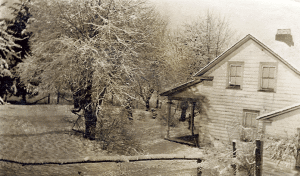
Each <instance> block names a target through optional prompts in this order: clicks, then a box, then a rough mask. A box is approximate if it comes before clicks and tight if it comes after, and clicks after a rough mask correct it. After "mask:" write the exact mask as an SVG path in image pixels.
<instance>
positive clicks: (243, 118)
mask: <svg viewBox="0 0 300 176" xmlns="http://www.w3.org/2000/svg"><path fill="white" fill-rule="evenodd" d="M247 113H252V114H257V116H255V119H254V121H255V127H254V126H253V125H251V126H246V114H247ZM259 114H260V111H258V110H250V109H243V117H242V126H243V130H242V133H241V136H240V137H241V140H242V141H244V142H251V141H252V140H253V139H254V138H255V136H256V133H257V131H258V126H259V122H258V120H256V117H258V116H259ZM249 130H252V132H251V133H252V135H251V136H249V133H248V134H247V135H246V131H248V132H249ZM251 133H250V134H251ZM249 137H250V138H249ZM251 138H252V139H251Z"/></svg>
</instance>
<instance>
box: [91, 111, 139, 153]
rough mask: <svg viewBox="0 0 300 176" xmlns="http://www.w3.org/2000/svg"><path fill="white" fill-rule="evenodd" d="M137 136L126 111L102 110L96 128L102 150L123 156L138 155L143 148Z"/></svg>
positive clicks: (97, 138)
mask: <svg viewBox="0 0 300 176" xmlns="http://www.w3.org/2000/svg"><path fill="white" fill-rule="evenodd" d="M136 134H137V133H136V131H135V128H133V127H132V122H131V121H130V120H129V119H128V117H127V116H126V110H125V109H123V108H119V109H118V108H116V109H115V110H114V111H112V110H105V108H104V109H102V113H101V114H100V115H99V118H98V121H97V128H96V140H97V141H98V143H99V144H100V145H101V147H102V149H104V150H107V151H108V152H116V153H118V154H123V155H133V154H138V153H139V152H141V148H140V142H139V141H138V140H137V138H136Z"/></svg>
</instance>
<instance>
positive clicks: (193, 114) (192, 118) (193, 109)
mask: <svg viewBox="0 0 300 176" xmlns="http://www.w3.org/2000/svg"><path fill="white" fill-rule="evenodd" d="M195 106H196V102H194V101H193V102H192V109H191V110H192V112H191V114H192V116H191V127H192V136H194V128H195V127H194V120H195V118H194V117H195Z"/></svg>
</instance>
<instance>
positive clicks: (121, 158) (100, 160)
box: [0, 154, 202, 166]
mask: <svg viewBox="0 0 300 176" xmlns="http://www.w3.org/2000/svg"><path fill="white" fill-rule="evenodd" d="M151 160H196V161H197V162H198V163H199V162H201V161H202V159H201V158H199V157H195V156H185V155H169V154H168V155H166V154H159V155H139V156H103V157H101V158H88V157H87V158H84V159H78V160H70V159H63V160H58V161H57V160H56V161H54V160H53V161H51V160H50V161H49V160H48V161H34V160H26V162H23V161H17V160H10V159H3V158H1V159H0V161H2V162H9V163H15V164H20V165H22V166H25V165H48V164H52V165H53V164H54V165H67V164H81V163H103V162H115V163H121V162H137V161H151Z"/></svg>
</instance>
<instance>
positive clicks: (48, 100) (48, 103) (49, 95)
mask: <svg viewBox="0 0 300 176" xmlns="http://www.w3.org/2000/svg"><path fill="white" fill-rule="evenodd" d="M48 104H50V94H49V95H48Z"/></svg>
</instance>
